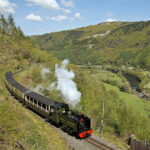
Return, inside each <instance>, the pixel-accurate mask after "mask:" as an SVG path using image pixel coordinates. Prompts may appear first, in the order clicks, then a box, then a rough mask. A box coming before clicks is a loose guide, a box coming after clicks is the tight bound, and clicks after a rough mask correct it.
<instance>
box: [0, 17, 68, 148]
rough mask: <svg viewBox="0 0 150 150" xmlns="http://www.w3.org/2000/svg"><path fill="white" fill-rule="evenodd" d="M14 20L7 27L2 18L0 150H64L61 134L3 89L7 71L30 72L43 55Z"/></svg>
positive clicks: (0, 37) (0, 20) (0, 30)
mask: <svg viewBox="0 0 150 150" xmlns="http://www.w3.org/2000/svg"><path fill="white" fill-rule="evenodd" d="M10 18H11V17H10ZM11 20H12V22H11V23H10V22H9V25H8V22H7V20H6V19H5V18H4V17H3V16H0V149H1V150H12V149H16V150H17V149H18V150H19V149H21V148H20V146H19V143H20V144H21V145H22V146H23V147H24V148H25V149H27V150H49V149H51V150H60V149H62V150H65V145H66V143H65V140H64V139H63V138H62V137H61V136H60V135H59V134H58V132H57V131H55V129H53V128H52V127H50V126H49V125H48V124H46V123H45V122H44V121H43V120H41V119H40V118H39V117H37V116H36V115H35V114H34V113H32V112H31V111H30V110H28V109H26V108H25V107H24V106H22V105H21V103H19V102H18V101H17V100H16V99H15V98H14V97H12V96H11V95H10V93H9V92H8V91H7V89H6V87H5V85H4V75H5V72H6V71H8V70H10V71H12V72H15V71H18V68H30V67H31V66H32V64H34V63H35V60H36V59H38V60H39V61H40V62H41V59H42V58H40V56H41V57H42V55H43V54H44V53H41V52H40V50H39V49H38V46H37V45H36V44H35V43H34V42H33V41H32V40H30V39H29V38H28V37H26V36H24V35H23V32H22V31H21V29H20V28H17V27H16V26H15V23H14V22H13V18H11ZM45 55H46V56H47V57H51V56H50V55H48V54H45ZM46 56H44V59H46ZM43 61H44V60H42V62H43ZM15 147H16V148H15Z"/></svg>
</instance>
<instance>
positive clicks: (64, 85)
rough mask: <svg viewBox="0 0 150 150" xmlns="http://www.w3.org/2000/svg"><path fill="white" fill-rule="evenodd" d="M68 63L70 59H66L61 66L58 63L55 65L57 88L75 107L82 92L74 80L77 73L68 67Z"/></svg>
mask: <svg viewBox="0 0 150 150" xmlns="http://www.w3.org/2000/svg"><path fill="white" fill-rule="evenodd" d="M68 63H69V60H67V59H65V60H64V61H63V62H62V65H61V66H60V67H59V66H58V64H56V65H55V76H56V77H57V81H56V89H57V90H59V91H60V92H61V95H62V96H63V98H64V100H65V102H66V103H68V104H70V105H71V106H72V107H75V106H76V105H77V103H78V102H79V101H80V97H81V93H80V92H79V91H78V90H77V86H76V83H74V82H73V81H72V79H73V78H74V77H75V74H74V72H73V71H72V70H68V69H67V65H68ZM52 84H53V83H52ZM52 87H54V85H53V86H52Z"/></svg>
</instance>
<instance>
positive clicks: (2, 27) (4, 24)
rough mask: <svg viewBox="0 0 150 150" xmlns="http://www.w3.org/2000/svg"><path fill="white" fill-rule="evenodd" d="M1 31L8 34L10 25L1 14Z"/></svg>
mask: <svg viewBox="0 0 150 150" xmlns="http://www.w3.org/2000/svg"><path fill="white" fill-rule="evenodd" d="M0 29H3V32H6V33H7V32H8V23H7V20H6V19H5V18H4V15H3V14H0Z"/></svg>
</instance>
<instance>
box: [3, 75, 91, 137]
mask: <svg viewBox="0 0 150 150" xmlns="http://www.w3.org/2000/svg"><path fill="white" fill-rule="evenodd" d="M5 84H6V87H7V89H8V90H9V91H10V92H11V93H12V94H13V95H14V96H15V97H16V98H17V99H19V100H20V102H21V103H23V104H24V105H25V106H27V107H28V108H30V109H31V110H33V111H34V112H36V113H38V114H39V115H41V116H42V117H44V118H45V119H46V120H47V121H49V122H52V123H53V124H55V125H56V126H58V127H61V128H62V129H63V130H65V131H67V132H68V133H69V134H71V135H73V136H76V137H77V138H84V137H88V136H90V135H91V134H92V132H93V130H92V129H91V127H90V119H89V118H88V117H86V116H84V115H83V114H80V113H76V112H73V111H72V110H70V109H69V106H68V104H65V103H58V102H56V101H54V100H52V99H49V98H47V97H45V96H43V95H40V94H38V93H36V92H34V91H31V90H30V89H28V88H26V87H24V86H22V85H21V84H19V83H18V82H17V81H16V80H15V79H14V77H13V74H12V72H6V74H5Z"/></svg>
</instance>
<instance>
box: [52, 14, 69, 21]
mask: <svg viewBox="0 0 150 150" xmlns="http://www.w3.org/2000/svg"><path fill="white" fill-rule="evenodd" d="M66 19H68V17H67V16H62V15H59V16H56V17H51V18H50V20H54V21H63V20H66Z"/></svg>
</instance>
